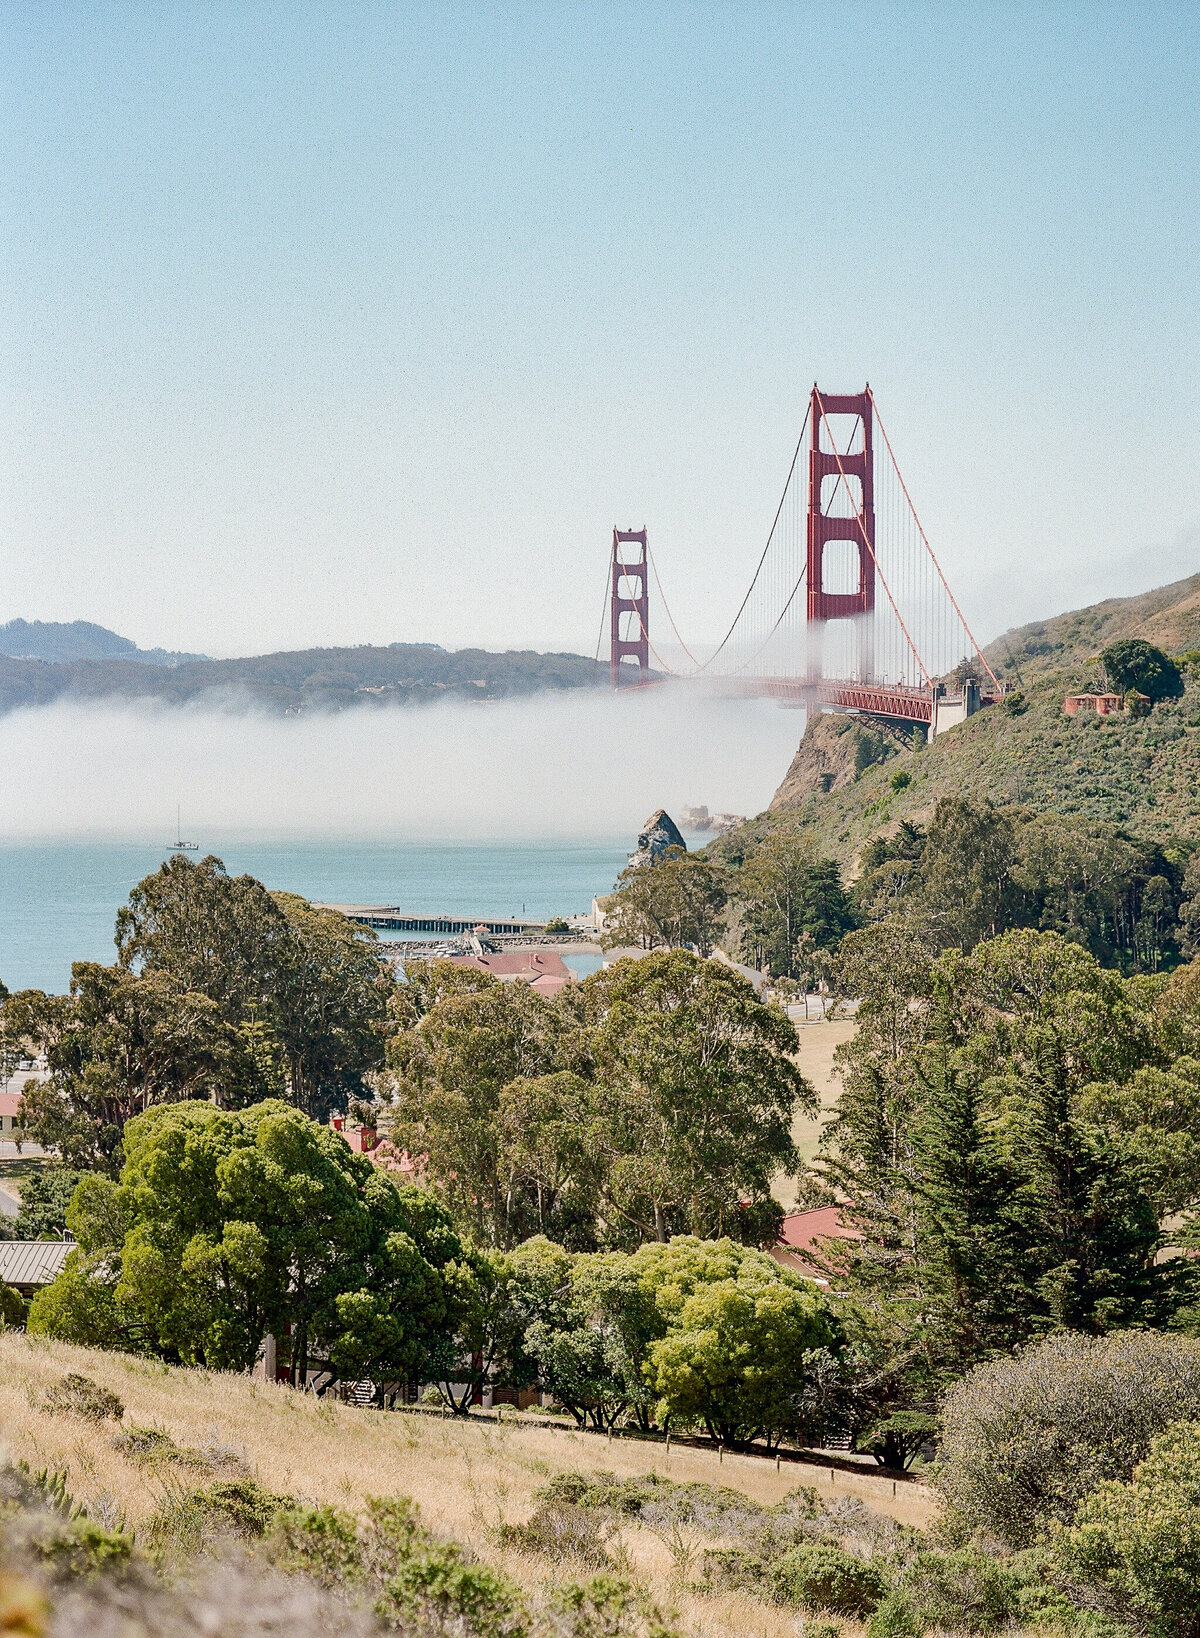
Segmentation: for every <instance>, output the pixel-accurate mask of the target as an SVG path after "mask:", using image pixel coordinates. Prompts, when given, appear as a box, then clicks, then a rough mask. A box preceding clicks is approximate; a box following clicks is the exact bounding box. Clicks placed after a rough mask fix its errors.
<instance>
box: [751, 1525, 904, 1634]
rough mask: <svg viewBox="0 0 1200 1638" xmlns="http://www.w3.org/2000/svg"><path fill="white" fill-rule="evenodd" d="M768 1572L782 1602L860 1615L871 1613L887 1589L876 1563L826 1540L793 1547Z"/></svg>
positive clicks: (836, 1613) (777, 1596) (776, 1593)
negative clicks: (855, 1555) (857, 1556)
mask: <svg viewBox="0 0 1200 1638" xmlns="http://www.w3.org/2000/svg"><path fill="white" fill-rule="evenodd" d="M768 1575H769V1578H770V1583H771V1587H772V1590H773V1592H774V1594H775V1597H776V1598H777V1599H778V1600H779V1601H780V1603H784V1604H806V1605H808V1607H809V1608H810V1609H816V1610H828V1611H829V1612H830V1613H831V1614H833V1615H851V1616H856V1617H858V1618H859V1619H862V1618H863V1617H864V1616H868V1615H870V1614H871V1612H872V1611H873V1610H874V1609H875V1607H876V1606H877V1605H878V1604H879V1603H880V1601H881V1600H882V1598H883V1596H884V1594H885V1593H886V1591H887V1588H886V1586H885V1584H884V1580H883V1577H882V1575H880V1573H879V1571H878V1570H877V1569H876V1568H875V1566H874V1565H873V1564H868V1563H867V1562H866V1560H865V1559H861V1558H855V1557H854V1555H853V1554H852V1553H846V1552H843V1551H842V1549H841V1548H840V1547H833V1546H830V1545H828V1544H826V1543H818V1542H813V1543H811V1544H806V1545H805V1546H802V1547H793V1548H792V1549H791V1550H790V1551H789V1552H786V1553H784V1554H783V1556H782V1557H781V1558H779V1559H777V1560H776V1561H775V1563H774V1564H772V1565H771V1566H770V1568H769V1570H768Z"/></svg>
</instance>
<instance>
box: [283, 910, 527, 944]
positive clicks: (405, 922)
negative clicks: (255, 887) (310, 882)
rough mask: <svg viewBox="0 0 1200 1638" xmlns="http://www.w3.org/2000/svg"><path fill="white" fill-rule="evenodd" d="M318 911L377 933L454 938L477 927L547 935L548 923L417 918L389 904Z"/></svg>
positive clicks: (502, 918)
mask: <svg viewBox="0 0 1200 1638" xmlns="http://www.w3.org/2000/svg"><path fill="white" fill-rule="evenodd" d="M315 908H316V909H318V910H337V911H338V912H339V913H340V914H341V915H343V916H345V917H346V919H347V920H348V921H356V922H358V923H359V925H360V926H362V927H374V928H375V929H376V931H377V932H387V933H431V934H434V935H436V934H443V935H445V936H448V937H451V938H452V937H454V936H456V935H458V934H462V933H473V932H474V931H475V929H476V928H477V927H483V928H485V929H486V930H487V931H488V932H489V933H494V934H497V935H502V934H504V933H518V934H542V933H544V932H545V931H546V923H545V922H544V921H524V920H520V919H516V918H512V917H508V916H467V915H458V916H431V915H413V914H410V913H409V912H408V911H406V910H399V909H397V908H396V906H395V905H387V904H320V905H317V906H316V907H315Z"/></svg>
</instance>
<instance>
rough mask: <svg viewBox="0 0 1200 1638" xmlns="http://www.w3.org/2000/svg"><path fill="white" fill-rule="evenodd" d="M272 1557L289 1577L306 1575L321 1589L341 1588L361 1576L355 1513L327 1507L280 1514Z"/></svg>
mask: <svg viewBox="0 0 1200 1638" xmlns="http://www.w3.org/2000/svg"><path fill="white" fill-rule="evenodd" d="M271 1548H272V1552H271V1556H272V1558H273V1559H274V1561H275V1563H276V1564H277V1565H278V1566H279V1568H280V1569H281V1570H285V1571H287V1572H288V1574H290V1575H307V1576H311V1577H312V1579H313V1580H314V1581H316V1582H318V1583H319V1584H320V1585H321V1586H322V1587H340V1586H342V1585H344V1584H345V1583H346V1582H347V1581H353V1580H356V1579H357V1578H358V1577H359V1575H360V1574H361V1573H362V1551H361V1548H360V1546H359V1539H358V1524H357V1521H356V1519H355V1517H354V1515H353V1513H347V1512H346V1510H345V1509H344V1508H341V1507H333V1506H331V1505H329V1504H328V1503H326V1504H325V1505H323V1506H320V1507H292V1508H285V1509H284V1510H283V1511H282V1512H280V1513H277V1514H276V1516H275V1520H274V1525H273V1530H272V1538H271Z"/></svg>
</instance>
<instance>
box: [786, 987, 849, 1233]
mask: <svg viewBox="0 0 1200 1638" xmlns="http://www.w3.org/2000/svg"><path fill="white" fill-rule="evenodd" d="M854 1030H855V1024H854V1020H853V1019H852V1018H831V1019H826V1020H824V1021H822V1022H821V1023H811V1024H799V1025H797V1028H796V1033H797V1035H798V1036H799V1037H800V1050H799V1052H798V1053H797V1054H796V1058H795V1061H796V1063H797V1064H799V1066H800V1069H801V1071H802V1073H803V1074H805V1075H806V1076H807V1077H808V1079H809V1080H810V1081H811V1082H812V1084H813V1086H814V1087H816V1090H817V1096H818V1097H819V1098H820V1100H821V1112H820V1114H819V1115H817V1116H816V1117H815V1118H813V1117H812V1116H809V1115H799V1116H797V1118H796V1119H795V1120H794V1121H793V1123H792V1140H793V1142H794V1143H795V1145H796V1147H797V1148H798V1149H799V1151H800V1158H801V1159H802V1160H805V1161H811V1160H812V1158H813V1156H814V1155H815V1154H816V1152H817V1144H818V1142H819V1141H820V1137H821V1128H822V1127H823V1126H824V1125H825V1123H826V1121H827V1120H828V1119H829V1117H830V1115H831V1114H832V1113H833V1108H834V1105H835V1104H836V1103H837V1100H838V1094H839V1092H840V1091H841V1089H842V1083H841V1080H840V1078H839V1077H838V1076H837V1075H836V1074H835V1072H834V1067H833V1055H834V1053H835V1052H836V1051H837V1049H838V1047H840V1046H841V1045H842V1043H843V1042H844V1041H848V1040H850V1038H851V1037H852V1036H853V1034H854ZM772 1192H773V1193H774V1195H775V1198H776V1200H778V1201H779V1203H780V1205H781V1206H783V1207H785V1208H786V1209H788V1210H790V1209H791V1207H792V1206H793V1205H794V1204H795V1189H794V1186H793V1184H792V1182H791V1180H790V1179H789V1178H784V1177H781V1178H777V1179H776V1180H775V1183H774V1185H773V1191H772Z"/></svg>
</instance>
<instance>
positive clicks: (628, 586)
mask: <svg viewBox="0 0 1200 1638" xmlns="http://www.w3.org/2000/svg"><path fill="white" fill-rule="evenodd" d="M627 546H632V547H633V548H634V551H633V552H632V553H631V554H628V555H627V554H626V552H625V551H624V548H625V547H627ZM647 551H648V548H647V543H646V531H645V530H644V529H614V530H613V538H612V612H611V622H610V623H611V636H612V649H611V655H610V660H609V680H610V682H611V683H612V686H613V687H614V688H620V687H622V686H623V685H624V684H625V682H626V680H627V679H628V677H629V672H628V670H627V669H625V667H624V664H623V662H624V661H625V660H636V661H637V677H636V678H635V679H634V681H635V682H636V683H644V682H646V681H647V680H648V679H649V675H650V584H649V580H648V578H647V575H648V570H647V563H646V558H647ZM628 614H632V615H633V616H634V617H635V618H634V622H633V623H632V629H630V630H627V631H626V633H625V634H624V635H623V634H622V630H621V617H622V615H628Z"/></svg>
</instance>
